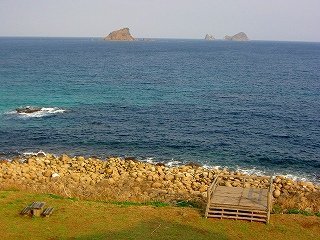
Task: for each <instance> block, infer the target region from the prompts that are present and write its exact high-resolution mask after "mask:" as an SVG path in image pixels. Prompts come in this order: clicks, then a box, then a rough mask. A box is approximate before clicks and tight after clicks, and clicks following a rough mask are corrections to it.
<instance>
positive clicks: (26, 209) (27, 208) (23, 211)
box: [21, 206, 31, 215]
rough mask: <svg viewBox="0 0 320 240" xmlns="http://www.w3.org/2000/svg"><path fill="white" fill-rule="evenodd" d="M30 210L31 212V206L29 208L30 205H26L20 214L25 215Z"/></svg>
mask: <svg viewBox="0 0 320 240" xmlns="http://www.w3.org/2000/svg"><path fill="white" fill-rule="evenodd" d="M30 212H31V208H30V206H27V207H25V208H24V209H23V210H22V211H21V215H27V214H29V213H30Z"/></svg>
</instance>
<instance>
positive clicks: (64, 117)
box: [0, 37, 320, 183]
mask: <svg viewBox="0 0 320 240" xmlns="http://www.w3.org/2000/svg"><path fill="white" fill-rule="evenodd" d="M26 106H32V107H40V108H42V110H41V111H39V112H36V113H32V114H17V113H16V111H15V109H16V108H18V107H26ZM0 123H1V125H0V158H11V157H14V156H16V155H23V154H24V153H27V152H38V151H40V150H41V151H44V152H49V153H53V154H56V155H59V154H62V153H66V154H68V155H70V156H78V155H84V156H86V157H89V156H92V155H95V156H98V157H100V158H104V157H105V156H110V155H113V156H121V157H135V158H137V159H139V160H144V161H147V160H148V161H154V162H164V163H166V164H184V163H188V162H197V163H199V164H202V165H205V166H206V167H220V168H224V167H227V168H229V169H232V170H241V171H243V172H247V173H258V174H282V175H287V176H289V177H292V178H294V179H303V180H309V181H313V182H317V183H319V182H320V43H305V42H263V41H250V42H224V41H204V40H170V39H169V40H166V39H158V40H156V41H155V42H104V41H99V39H88V38H9V37H6V38H5V37H3V38H0Z"/></svg>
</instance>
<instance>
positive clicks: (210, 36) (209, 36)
mask: <svg viewBox="0 0 320 240" xmlns="http://www.w3.org/2000/svg"><path fill="white" fill-rule="evenodd" d="M204 40H216V39H215V38H214V36H212V35H209V34H206V36H205V37H204Z"/></svg>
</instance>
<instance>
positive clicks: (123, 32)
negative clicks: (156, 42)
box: [101, 28, 137, 41]
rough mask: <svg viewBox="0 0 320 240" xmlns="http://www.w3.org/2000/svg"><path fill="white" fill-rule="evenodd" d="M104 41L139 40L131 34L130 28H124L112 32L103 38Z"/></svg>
mask: <svg viewBox="0 0 320 240" xmlns="http://www.w3.org/2000/svg"><path fill="white" fill-rule="evenodd" d="M101 40H103V41H137V40H136V39H135V38H133V37H132V36H131V34H130V29H129V28H123V29H120V30H116V31H113V32H111V33H110V34H109V35H108V36H107V37H105V38H102V39H101Z"/></svg>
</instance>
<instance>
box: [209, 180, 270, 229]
mask: <svg viewBox="0 0 320 240" xmlns="http://www.w3.org/2000/svg"><path fill="white" fill-rule="evenodd" d="M222 177H224V178H227V177H230V178H232V179H234V178H237V179H239V178H242V181H243V185H241V186H238V187H230V186H228V187H227V186H220V185H219V180H221V178H222ZM248 178H249V177H248V176H233V175H228V176H221V175H219V176H217V177H216V178H215V180H214V181H213V183H212V184H211V186H210V188H209V189H208V203H207V209H206V217H212V218H231V219H239V220H249V221H259V222H265V223H267V222H269V218H270V210H271V193H272V191H271V190H272V189H271V188H272V178H271V177H269V182H270V183H269V185H268V188H251V187H247V188H246V187H244V186H245V184H244V183H245V181H246V179H248ZM260 178H264V179H268V178H266V177H260Z"/></svg>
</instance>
